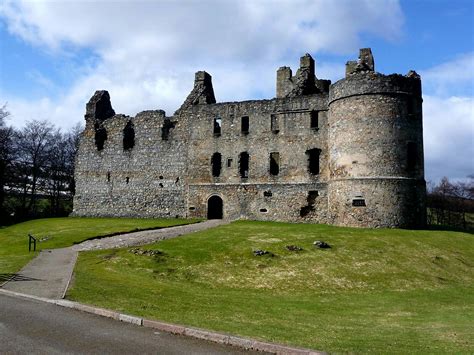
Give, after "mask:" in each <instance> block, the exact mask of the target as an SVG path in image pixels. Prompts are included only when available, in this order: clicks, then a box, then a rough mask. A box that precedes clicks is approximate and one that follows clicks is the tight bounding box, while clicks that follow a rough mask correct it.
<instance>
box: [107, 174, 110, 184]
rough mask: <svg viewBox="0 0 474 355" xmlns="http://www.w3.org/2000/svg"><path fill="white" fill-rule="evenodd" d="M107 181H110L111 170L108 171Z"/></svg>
mask: <svg viewBox="0 0 474 355" xmlns="http://www.w3.org/2000/svg"><path fill="white" fill-rule="evenodd" d="M107 182H110V172H108V173H107Z"/></svg>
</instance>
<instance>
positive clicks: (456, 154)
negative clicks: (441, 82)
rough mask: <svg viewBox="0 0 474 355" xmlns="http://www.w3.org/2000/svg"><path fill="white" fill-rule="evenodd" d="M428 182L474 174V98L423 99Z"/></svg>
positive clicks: (435, 97) (426, 97) (429, 97)
mask: <svg viewBox="0 0 474 355" xmlns="http://www.w3.org/2000/svg"><path fill="white" fill-rule="evenodd" d="M423 110H424V112H423V129H424V145H425V149H424V151H425V175H426V179H428V180H433V181H438V180H439V179H441V178H442V177H443V176H448V177H449V178H452V179H465V178H466V177H467V176H468V175H469V174H473V173H474V97H448V98H442V97H437V96H427V95H425V96H424V101H423Z"/></svg>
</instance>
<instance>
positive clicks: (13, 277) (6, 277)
mask: <svg viewBox="0 0 474 355" xmlns="http://www.w3.org/2000/svg"><path fill="white" fill-rule="evenodd" d="M8 281H41V280H40V279H35V278H33V277H28V276H23V275H21V274H0V282H8Z"/></svg>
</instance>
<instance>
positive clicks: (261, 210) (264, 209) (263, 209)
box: [260, 208, 268, 213]
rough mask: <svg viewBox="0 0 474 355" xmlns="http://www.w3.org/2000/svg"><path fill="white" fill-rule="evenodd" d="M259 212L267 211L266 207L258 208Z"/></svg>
mask: <svg viewBox="0 0 474 355" xmlns="http://www.w3.org/2000/svg"><path fill="white" fill-rule="evenodd" d="M260 212H261V213H267V212H268V210H267V209H266V208H260Z"/></svg>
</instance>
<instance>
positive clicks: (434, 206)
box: [426, 175, 474, 230]
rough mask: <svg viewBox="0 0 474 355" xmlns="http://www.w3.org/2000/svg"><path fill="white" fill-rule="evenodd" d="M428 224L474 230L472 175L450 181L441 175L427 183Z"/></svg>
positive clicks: (473, 179) (473, 177) (473, 176)
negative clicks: (461, 179)
mask: <svg viewBox="0 0 474 355" xmlns="http://www.w3.org/2000/svg"><path fill="white" fill-rule="evenodd" d="M426 202H427V206H428V221H427V222H428V224H429V225H435V226H444V227H449V228H457V229H463V230H474V175H469V176H468V179H467V180H465V181H457V182H452V181H449V179H448V178H447V177H443V178H442V179H441V181H440V182H439V183H438V184H432V183H428V184H427V201H426Z"/></svg>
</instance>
